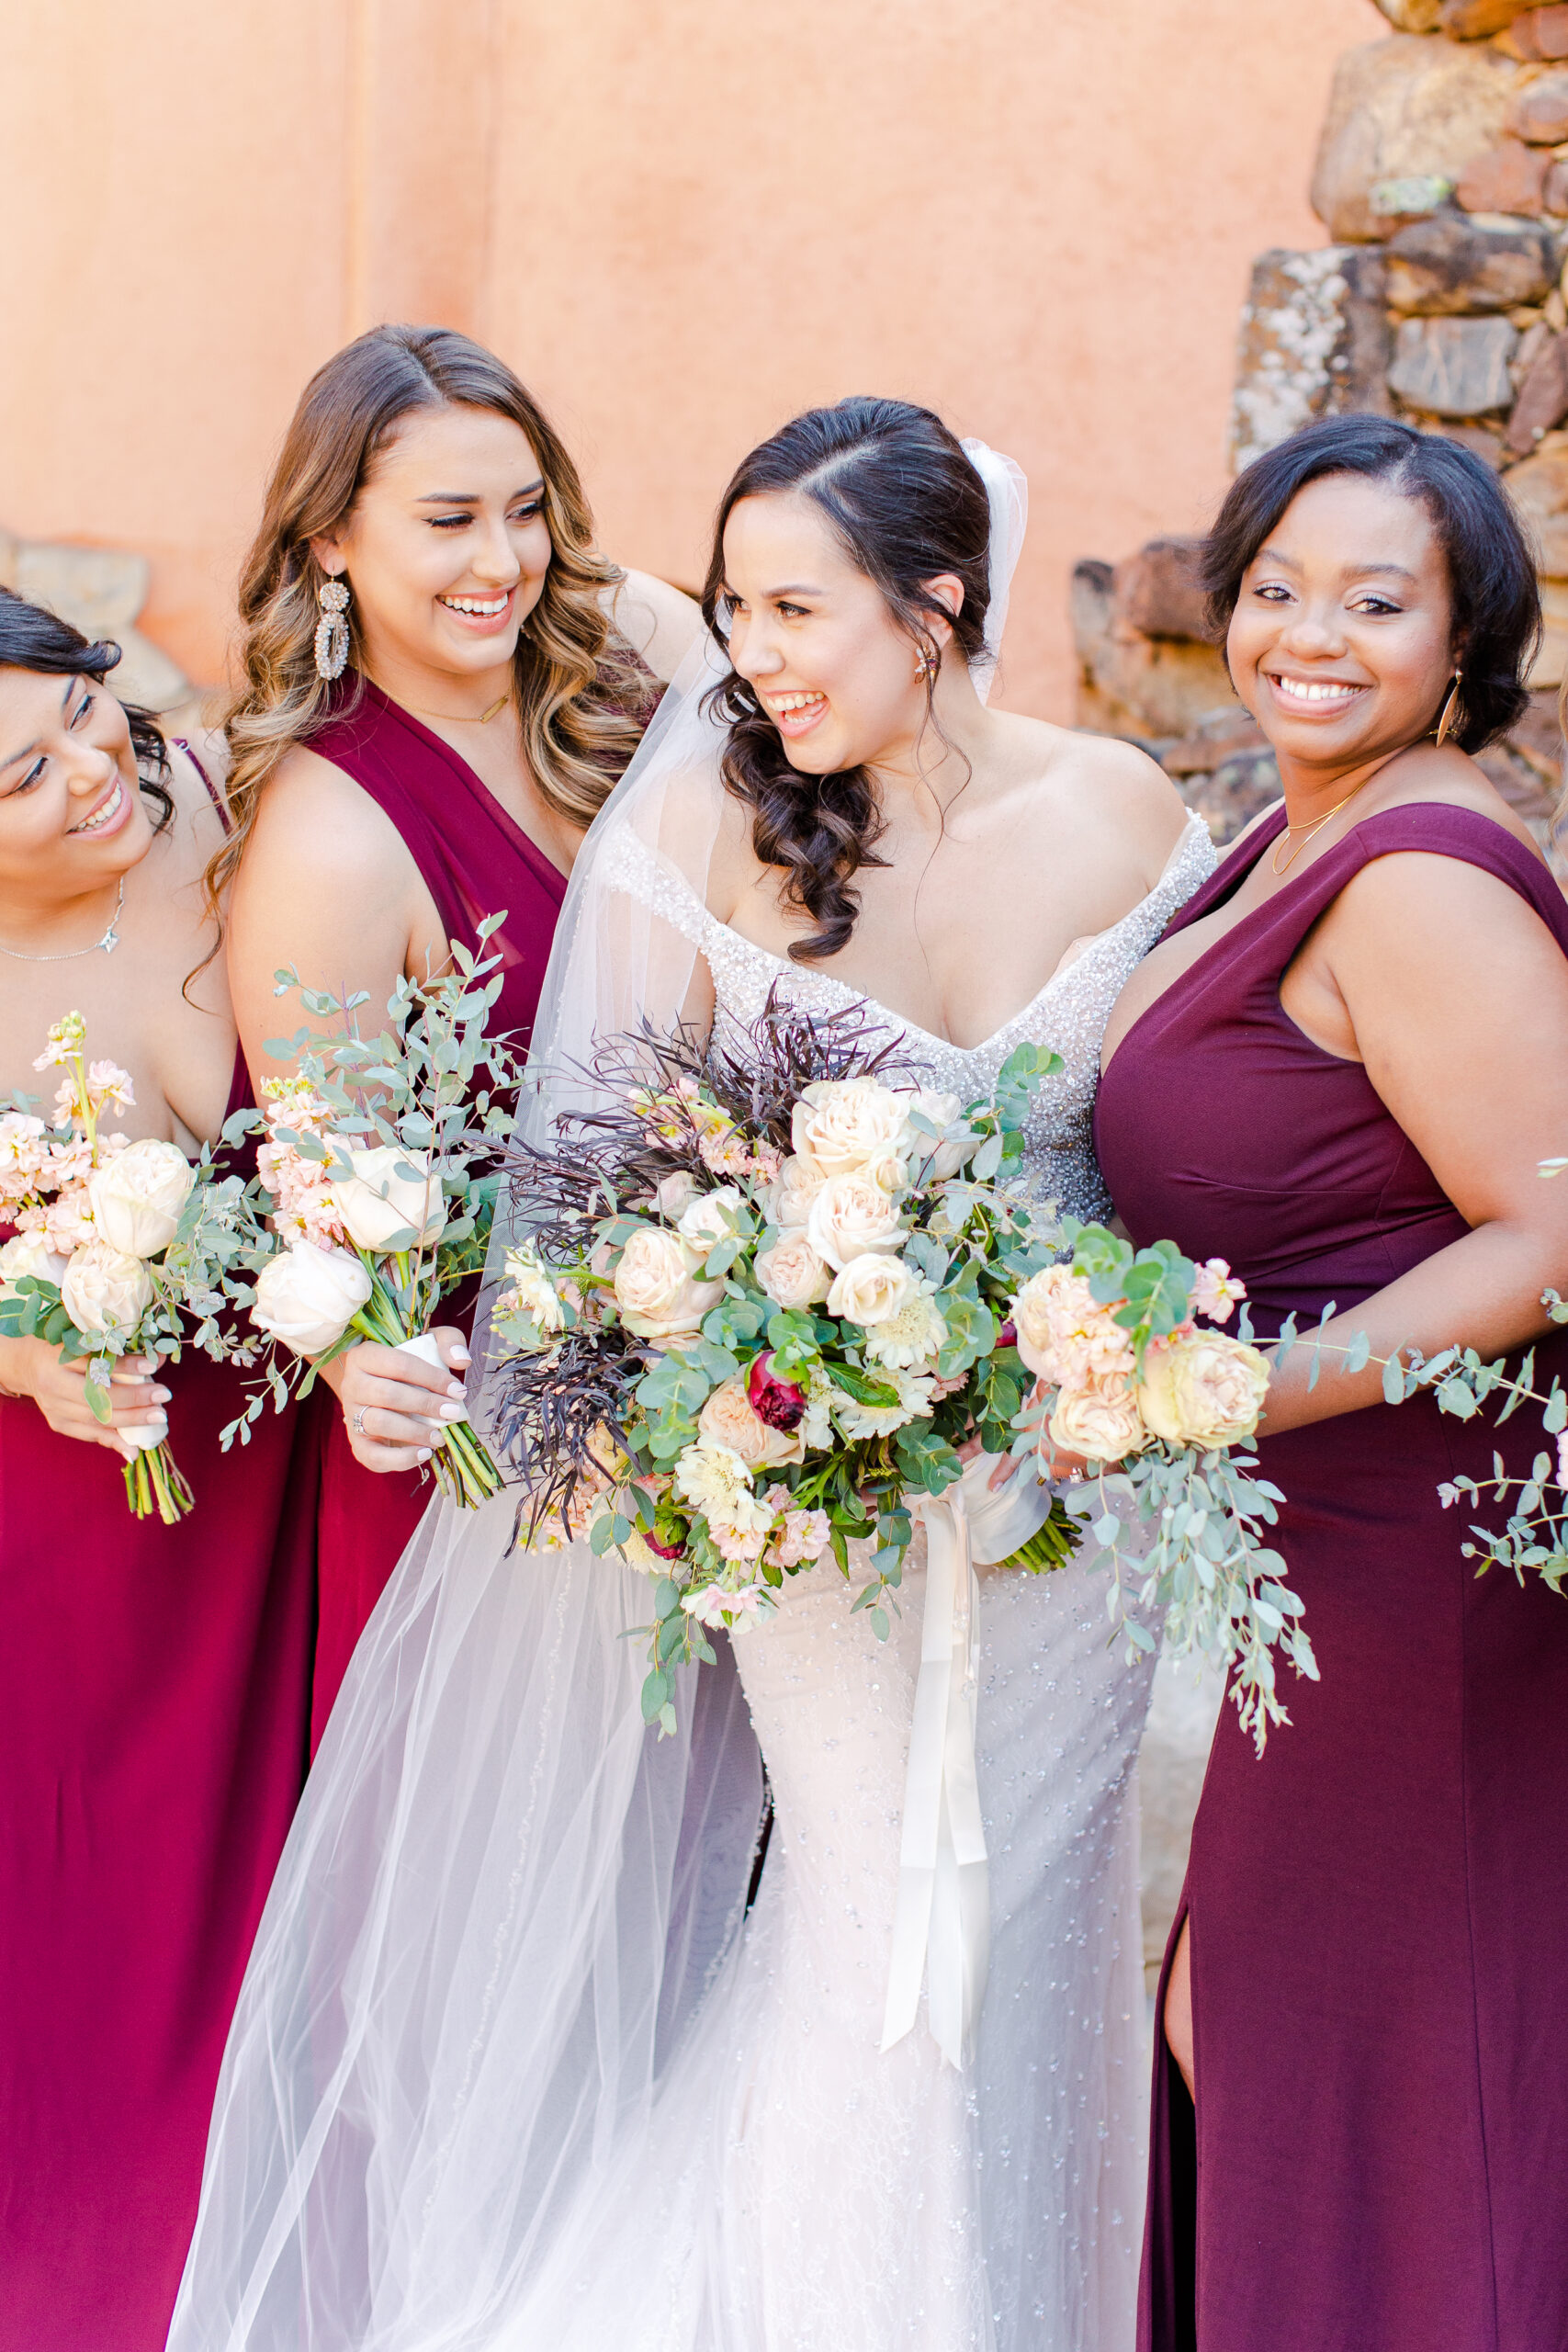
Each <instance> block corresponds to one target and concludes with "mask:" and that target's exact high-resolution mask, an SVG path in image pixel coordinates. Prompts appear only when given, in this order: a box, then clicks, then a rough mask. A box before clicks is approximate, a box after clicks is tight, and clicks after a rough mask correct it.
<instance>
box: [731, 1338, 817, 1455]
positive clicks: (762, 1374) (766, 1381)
mask: <svg viewBox="0 0 1568 2352" xmlns="http://www.w3.org/2000/svg"><path fill="white" fill-rule="evenodd" d="M746 1395H747V1398H748V1400H749V1402H750V1407H751V1410H752V1411H753V1412H754V1413H755V1414H756V1416H757V1419H759V1420H760V1421H765V1422H766V1423H767V1425H768V1427H769V1429H771V1430H784V1433H785V1434H786V1435H787V1434H788V1432H789V1431H790V1430H793V1429H798V1428H799V1426H800V1421H801V1417H802V1415H803V1414H804V1413H805V1411H806V1391H805V1389H804V1388H802V1387H800V1386H798V1385H797V1384H796V1383H795V1381H793V1380H775V1379H774V1378H773V1353H772V1351H771V1350H770V1351H769V1352H768V1353H767V1354H765V1355H760V1356H759V1357H758V1358H757V1359H756V1361H755V1363H753V1364H752V1366H751V1369H750V1372H749V1373H748V1374H747V1375H746Z"/></svg>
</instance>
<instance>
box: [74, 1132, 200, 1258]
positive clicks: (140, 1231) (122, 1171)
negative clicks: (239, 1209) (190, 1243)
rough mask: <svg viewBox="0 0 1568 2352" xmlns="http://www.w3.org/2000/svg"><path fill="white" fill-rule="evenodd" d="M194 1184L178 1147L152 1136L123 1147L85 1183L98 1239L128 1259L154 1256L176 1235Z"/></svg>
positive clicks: (192, 1171) (192, 1175)
mask: <svg viewBox="0 0 1568 2352" xmlns="http://www.w3.org/2000/svg"><path fill="white" fill-rule="evenodd" d="M195 1182H196V1170H195V1169H194V1168H193V1167H192V1166H191V1164H190V1162H189V1160H188V1159H186V1156H185V1154H184V1152H183V1151H182V1150H181V1149H180V1148H179V1146H178V1145H177V1144H173V1143H159V1142H158V1141H157V1140H156V1139H155V1138H154V1137H152V1136H143V1138H142V1140H141V1142H140V1143H133V1144H128V1145H127V1146H126V1148H125V1149H124V1150H123V1151H122V1152H121V1153H120V1154H119V1156H118V1159H111V1160H110V1161H108V1163H107V1166H105V1167H103V1168H96V1169H95V1170H94V1171H93V1173H92V1175H91V1177H90V1178H89V1179H88V1182H87V1198H88V1200H89V1201H90V1202H91V1204H92V1210H93V1224H94V1226H95V1227H96V1230H97V1233H98V1235H99V1238H101V1239H102V1240H105V1241H107V1243H108V1245H109V1247H110V1249H111V1250H124V1251H125V1252H126V1254H127V1256H129V1257H131V1258H155V1257H156V1256H157V1254H158V1252H159V1250H166V1249H167V1248H168V1246H169V1244H170V1242H171V1241H172V1240H173V1239H174V1238H175V1234H176V1233H177V1232H178V1230H179V1223H180V1211H181V1210H182V1209H183V1208H184V1206H185V1204H186V1201H187V1200H188V1198H189V1197H190V1189H191V1186H192V1185H193V1184H194V1183H195Z"/></svg>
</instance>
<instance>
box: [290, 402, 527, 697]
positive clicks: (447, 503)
mask: <svg viewBox="0 0 1568 2352" xmlns="http://www.w3.org/2000/svg"><path fill="white" fill-rule="evenodd" d="M312 548H313V550H314V553H315V555H316V559H317V560H318V562H320V563H321V565H322V566H323V568H324V569H325V570H327V571H333V572H339V571H341V572H342V573H343V575H344V578H345V579H346V580H347V582H348V586H349V589H350V592H351V593H352V595H353V598H354V614H355V621H356V623H357V625H358V629H359V637H360V643H361V645H362V646H363V648H364V654H365V660H366V662H367V666H368V668H369V670H370V673H371V674H372V676H374V677H375V678H377V679H378V681H379V682H380V683H381V684H383V685H385V686H387V687H388V688H389V690H390V691H391V692H393V693H397V692H399V691H400V686H401V685H402V684H404V683H405V682H407V683H409V684H411V686H412V692H413V695H414V698H415V700H416V701H417V700H418V698H419V696H420V695H421V694H422V693H423V694H426V695H428V694H430V693H431V691H432V688H431V686H428V685H422V684H420V681H421V680H423V679H431V680H433V681H434V682H436V683H435V684H434V691H435V692H436V693H439V692H440V683H439V682H440V681H442V680H446V681H452V682H460V683H461V684H468V682H470V681H477V682H479V684H483V683H484V682H485V680H486V678H487V675H489V674H490V673H499V672H503V671H508V670H509V669H510V665H511V663H512V661H513V656H514V655H515V653H516V650H517V639H518V635H519V632H520V631H521V629H522V627H523V623H524V622H525V619H526V618H527V616H528V615H529V614H530V613H531V612H532V611H533V609H534V606H535V605H536V604H537V603H538V601H539V598H540V596H541V595H542V594H543V593H544V586H545V574H546V572H547V571H548V569H549V563H550V553H551V548H550V533H549V526H548V524H547V521H546V519H545V485H544V481H543V478H542V476H541V474H540V470H539V461H538V458H536V455H535V452H534V449H533V447H532V445H531V443H530V442H529V439H528V436H527V435H526V434H525V432H524V431H523V429H522V427H521V426H520V425H517V424H513V421H512V419H511V418H510V417H509V416H502V415H501V414H500V413H499V412H498V411H496V410H494V409H485V408H468V407H450V408H426V409H416V410H415V411H414V412H413V413H412V415H410V416H409V417H408V418H406V419H405V420H404V422H403V423H402V424H401V425H400V428H399V430H398V432H397V434H396V435H395V437H394V438H393V439H392V440H391V441H390V442H389V444H388V446H387V447H386V448H385V449H383V450H382V451H381V453H380V455H379V457H378V458H377V460H376V463H375V465H374V466H373V467H372V469H371V470H370V473H369V476H368V478H367V481H366V482H365V484H364V487H363V488H362V489H361V491H360V493H359V496H358V498H357V500H356V501H355V506H354V510H353V513H352V514H351V515H350V516H349V518H348V521H347V522H346V524H345V525H344V527H343V528H342V530H341V531H340V532H338V533H336V534H335V535H333V537H330V538H322V539H318V540H315V541H313V542H312Z"/></svg>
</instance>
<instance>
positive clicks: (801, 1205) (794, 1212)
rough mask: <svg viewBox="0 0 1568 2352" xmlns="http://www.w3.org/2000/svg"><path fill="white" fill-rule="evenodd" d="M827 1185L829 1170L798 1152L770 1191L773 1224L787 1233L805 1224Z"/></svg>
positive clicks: (782, 1169) (769, 1202) (769, 1209)
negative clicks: (813, 1205) (812, 1206)
mask: <svg viewBox="0 0 1568 2352" xmlns="http://www.w3.org/2000/svg"><path fill="white" fill-rule="evenodd" d="M826 1182H828V1178H827V1174H826V1171H825V1170H822V1169H820V1168H818V1165H817V1162H816V1161H815V1160H814V1159H811V1158H810V1156H809V1155H808V1154H807V1153H803V1152H798V1151H797V1152H795V1154H794V1156H793V1157H792V1158H791V1159H786V1160H785V1161H784V1166H783V1167H782V1168H781V1169H780V1170H779V1172H778V1178H777V1181H776V1182H774V1183H773V1185H772V1186H771V1187H770V1188H769V1191H768V1195H767V1205H768V1215H769V1216H770V1217H771V1219H772V1220H773V1224H774V1225H777V1226H782V1227H784V1231H785V1232H789V1231H792V1230H793V1229H794V1227H796V1226H800V1225H804V1224H805V1223H806V1220H807V1217H808V1216H810V1215H811V1204H812V1202H813V1201H814V1200H815V1199H816V1198H817V1195H818V1193H819V1192H820V1191H821V1190H822V1187H823V1185H824V1184H825V1183H826Z"/></svg>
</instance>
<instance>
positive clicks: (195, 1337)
mask: <svg viewBox="0 0 1568 2352" xmlns="http://www.w3.org/2000/svg"><path fill="white" fill-rule="evenodd" d="M34 1067H35V1068H36V1069H61V1070H62V1072H63V1076H62V1080H61V1082H60V1086H59V1090H58V1092H57V1094H56V1097H55V1110H56V1119H55V1124H54V1125H53V1126H52V1127H47V1126H46V1125H45V1124H44V1122H43V1120H42V1119H41V1118H39V1117H37V1116H36V1115H34V1114H32V1113H30V1112H28V1111H10V1112H6V1114H4V1115H3V1116H0V1207H3V1209H4V1213H5V1216H6V1221H7V1222H8V1223H10V1224H12V1225H14V1226H15V1227H16V1228H17V1231H16V1233H15V1235H14V1237H13V1238H12V1239H11V1240H9V1241H7V1242H6V1245H5V1247H4V1248H3V1249H0V1336H3V1337H5V1338H7V1339H11V1340H27V1341H30V1342H32V1343H33V1344H34V1347H35V1350H36V1355H35V1358H34V1363H33V1367H32V1380H31V1389H32V1393H33V1394H34V1395H35V1396H36V1397H37V1398H38V1401H39V1406H40V1408H42V1409H43V1410H44V1412H45V1413H46V1414H47V1416H48V1418H49V1419H50V1420H51V1424H52V1426H54V1427H55V1428H56V1429H61V1430H63V1431H64V1432H65V1433H66V1434H68V1435H72V1436H78V1437H89V1436H91V1435H93V1434H95V1433H101V1437H102V1440H103V1442H106V1443H108V1444H111V1445H113V1446H114V1447H115V1448H116V1449H117V1450H118V1452H120V1453H124V1454H126V1455H127V1456H128V1459H127V1463H126V1471H125V1484H126V1495H127V1499H128V1500H129V1502H130V1507H131V1509H132V1510H134V1511H135V1512H136V1514H137V1516H138V1517H139V1518H145V1517H146V1516H147V1515H148V1514H149V1513H150V1512H151V1511H152V1510H154V1509H156V1510H157V1511H158V1513H159V1515H160V1517H161V1518H162V1519H163V1520H164V1522H165V1524H168V1525H172V1524H173V1522H174V1521H175V1520H176V1519H178V1518H179V1517H180V1516H181V1515H182V1513H183V1512H185V1511H187V1510H190V1508H191V1501H192V1498H191V1491H190V1488H189V1487H188V1486H187V1485H186V1481H185V1479H184V1477H183V1476H181V1474H180V1472H179V1470H178V1469H177V1468H176V1467H175V1462H174V1458H173V1456H172V1454H171V1453H170V1452H169V1449H168V1446H167V1444H166V1443H165V1442H164V1437H165V1431H166V1428H167V1422H166V1419H165V1416H164V1412H163V1410H162V1407H163V1405H164V1403H165V1402H166V1401H167V1398H168V1394H169V1392H168V1391H167V1389H164V1388H160V1387H158V1386H156V1385H153V1383H152V1378H151V1375H152V1374H154V1373H155V1371H156V1368H157V1365H158V1363H160V1362H161V1361H162V1360H163V1359H164V1358H165V1357H167V1358H171V1359H175V1360H177V1359H178V1356H179V1354H180V1351H181V1348H182V1346H183V1345H184V1344H186V1342H187V1341H188V1342H189V1343H191V1344H193V1345H195V1346H197V1347H198V1348H200V1349H201V1350H203V1351H204V1352H205V1353H207V1354H209V1355H211V1356H214V1357H216V1358H220V1359H221V1358H224V1357H231V1356H234V1355H236V1354H239V1353H242V1352H243V1350H242V1349H241V1346H240V1343H239V1342H237V1341H236V1340H235V1339H234V1338H233V1336H232V1333H231V1331H229V1330H228V1329H226V1328H225V1327H224V1326H223V1325H222V1324H220V1321H219V1317H220V1312H221V1310H222V1308H223V1306H224V1305H225V1302H226V1292H227V1288H228V1283H229V1280H230V1272H231V1268H232V1266H233V1265H234V1263H235V1261H237V1259H238V1257H239V1255H240V1252H241V1250H242V1249H243V1243H244V1238H245V1233H246V1222H247V1221H246V1216H245V1210H244V1204H243V1185H242V1184H241V1182H240V1180H239V1179H238V1178H237V1177H222V1178H220V1176H219V1174H218V1170H217V1168H216V1166H215V1164H214V1161H213V1159H212V1155H211V1153H210V1151H208V1150H205V1149H204V1150H203V1152H202V1154H201V1156H200V1159H198V1160H197V1161H196V1162H194V1163H193V1162H192V1161H191V1160H190V1159H187V1158H186V1154H185V1153H184V1152H183V1151H181V1150H180V1148H179V1147H178V1145H177V1144H173V1143H165V1142H163V1141H161V1140H159V1139H157V1138H155V1137H151V1136H146V1137H142V1138H141V1140H140V1141H137V1142H132V1141H131V1140H130V1137H129V1136H126V1135H125V1134H123V1133H122V1132H120V1131H119V1130H118V1129H109V1130H106V1129H105V1127H104V1125H103V1119H104V1115H105V1114H106V1113H107V1111H109V1110H110V1109H111V1108H113V1109H118V1110H130V1109H132V1108H134V1096H133V1095H132V1092H131V1086H130V1079H129V1077H128V1076H127V1074H126V1073H125V1071H124V1070H122V1069H117V1068H116V1067H115V1065H114V1064H113V1063H111V1062H93V1063H90V1064H89V1062H88V1061H87V1058H86V1032H85V1023H84V1022H83V1020H82V1017H81V1015H80V1014H79V1013H74V1012H73V1013H68V1014H67V1015H66V1017H65V1018H64V1019H63V1020H62V1021H59V1022H56V1023H55V1025H54V1027H53V1028H52V1029H51V1031H50V1033H49V1042H48V1044H47V1046H45V1049H44V1051H43V1052H42V1053H41V1054H40V1055H39V1057H38V1060H37V1062H36V1063H35V1065H34ZM231 1125H234V1126H235V1128H236V1136H235V1137H233V1138H230V1139H237V1135H238V1133H239V1132H240V1131H242V1130H243V1122H240V1123H233V1122H231ZM225 1133H226V1135H227V1133H228V1131H227V1130H226V1131H225ZM189 1326H194V1329H192V1328H187V1327H189ZM117 1367H118V1369H117ZM116 1387H118V1388H121V1389H122V1390H124V1391H126V1392H127V1393H126V1394H125V1395H124V1396H123V1397H121V1398H119V1399H118V1400H117V1399H116V1398H115V1397H114V1396H113V1395H112V1393H111V1391H112V1390H113V1389H114V1388H116ZM88 1416H90V1420H89V1419H87V1418H86V1417H88Z"/></svg>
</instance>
